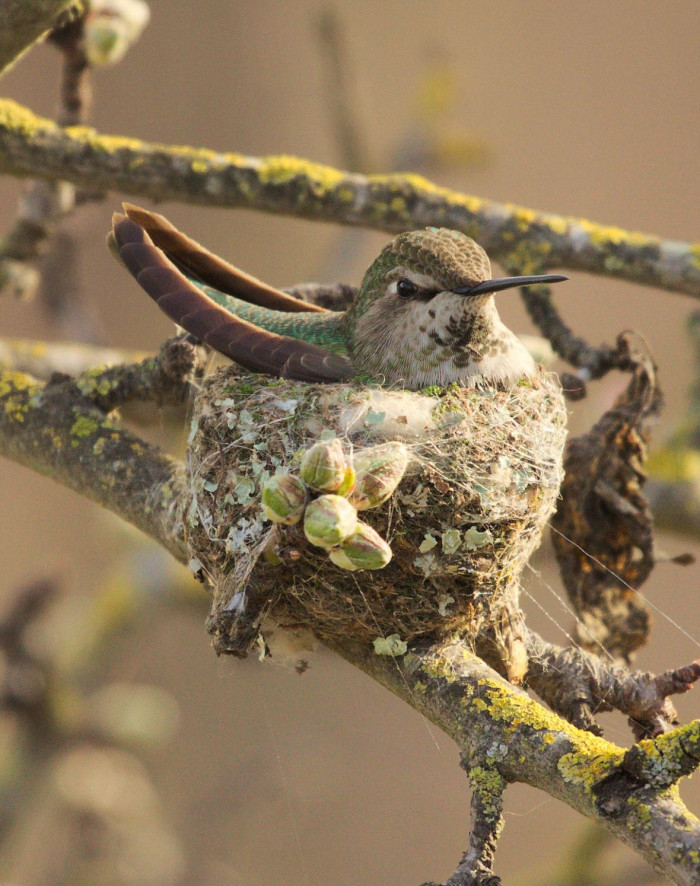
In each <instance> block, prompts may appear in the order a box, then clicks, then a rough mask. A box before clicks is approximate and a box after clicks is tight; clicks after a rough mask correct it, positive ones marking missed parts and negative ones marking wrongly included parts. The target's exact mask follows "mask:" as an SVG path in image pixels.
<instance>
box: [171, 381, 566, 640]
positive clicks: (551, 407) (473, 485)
mask: <svg viewBox="0 0 700 886" xmlns="http://www.w3.org/2000/svg"><path fill="white" fill-rule="evenodd" d="M565 425H566V410H565V407H564V403H563V398H562V396H561V391H560V388H559V384H558V381H557V380H556V378H555V377H554V376H552V375H549V374H547V373H542V374H540V375H539V376H538V377H536V378H534V379H532V380H529V381H528V382H527V383H522V384H520V385H519V386H517V387H515V388H514V389H512V390H510V391H497V390H490V389H489V390H478V389H473V388H459V387H456V386H453V387H451V388H449V389H447V390H441V391H433V390H432V389H429V390H428V391H424V392H420V393H413V392H405V391H389V390H383V389H380V388H371V387H367V386H362V385H359V384H337V385H310V384H302V383H298V382H290V381H286V380H280V379H270V378H267V377H263V376H259V375H251V374H243V373H241V372H240V371H237V370H233V369H231V368H227V369H226V370H219V371H217V372H215V373H214V374H212V375H211V376H209V377H207V378H206V379H205V380H204V382H203V384H202V388H201V390H200V392H199V394H198V397H197V399H196V402H195V407H194V416H193V420H192V428H191V433H190V441H189V449H188V455H187V465H188V472H189V482H190V487H191V501H190V506H189V511H188V513H187V514H186V515H185V520H186V525H187V535H188V543H189V546H190V551H191V556H192V567H193V569H194V571H195V572H198V573H199V574H200V576H201V577H202V578H203V579H205V580H208V581H209V583H210V584H211V585H212V587H213V591H214V596H213V604H212V612H211V615H210V618H209V622H208V629H209V631H210V633H211V634H212V635H213V636H214V645H215V648H216V649H217V651H220V652H231V653H233V654H236V655H245V654H246V653H247V651H248V650H249V648H250V647H251V645H252V644H253V643H254V642H255V640H256V639H257V636H258V633H259V630H260V624H261V622H262V620H263V618H272V619H274V621H275V622H277V624H279V625H283V626H287V627H295V628H296V627H301V626H306V627H310V628H311V629H312V630H313V632H314V633H315V634H316V635H317V636H318V637H320V638H321V639H323V638H324V637H327V638H342V637H347V636H351V637H353V638H355V639H367V640H368V641H371V640H373V639H375V638H377V637H386V636H388V635H392V634H398V635H399V637H400V638H401V639H402V640H404V641H410V640H411V639H414V638H416V637H421V636H431V637H432V636H435V637H439V636H444V635H446V634H449V633H452V632H455V631H458V632H460V634H462V636H463V637H464V638H465V639H467V641H470V642H473V641H474V640H475V638H476V637H477V634H478V633H479V632H480V631H482V630H484V629H488V630H490V631H491V632H492V633H493V634H494V635H495V636H496V637H498V636H499V633H502V632H505V633H507V632H508V630H509V627H508V626H509V625H510V626H511V628H512V625H513V624H514V623H515V622H517V623H519V619H520V617H521V616H520V610H519V607H518V591H519V579H520V574H521V572H522V569H523V567H524V565H525V563H526V562H527V560H528V558H529V557H530V555H531V554H532V552H533V550H534V549H535V548H536V547H537V545H538V544H539V541H540V538H541V534H542V530H543V527H544V525H545V523H546V521H547V519H548V517H549V516H550V514H551V513H552V511H553V510H554V507H555V501H556V498H557V495H558V491H559V486H560V483H561V479H562V468H561V461H562V449H563V445H564V439H565V435H566V428H565ZM329 432H332V433H335V434H336V435H337V436H338V437H339V438H340V439H341V440H342V443H343V447H344V449H345V451H346V454H347V456H348V457H351V455H352V452H353V451H357V450H359V449H362V448H363V447H366V446H371V445H374V444H376V443H379V442H383V441H385V440H401V441H403V442H404V443H405V444H406V446H407V447H408V449H409V452H410V460H409V466H408V469H407V471H406V474H405V476H404V478H403V479H402V481H401V483H400V484H399V486H398V489H397V490H396V491H395V492H394V494H393V495H392V496H391V498H390V499H389V500H388V501H387V502H385V503H384V504H383V505H381V506H380V507H377V508H374V509H371V510H365V511H362V512H361V517H362V519H363V520H364V521H365V522H367V523H369V524H370V525H371V526H372V527H373V528H374V529H376V530H377V532H379V534H380V535H381V536H382V537H383V538H384V539H386V540H387V541H388V542H389V544H390V545H391V547H392V551H393V559H392V561H391V563H390V564H389V565H388V566H386V567H385V568H384V569H381V570H376V571H366V570H363V571H358V572H348V571H346V570H343V569H341V568H339V567H337V566H335V565H334V564H333V563H331V562H330V561H329V559H328V556H327V554H326V552H325V551H323V550H322V549H319V548H316V547H313V546H312V545H310V544H309V543H308V542H307V541H306V539H305V537H304V534H303V531H302V529H301V525H296V526H281V525H279V524H275V525H273V524H271V523H270V522H269V521H267V520H266V518H265V517H264V516H263V514H262V511H261V507H260V495H261V486H262V484H263V483H264V482H265V480H266V479H267V478H268V477H269V476H271V475H272V474H274V473H275V472H280V471H289V472H290V473H296V472H297V471H298V468H299V463H300V460H301V457H302V456H303V453H304V452H305V451H306V449H308V447H309V446H311V445H312V444H314V443H315V442H317V441H318V440H319V438H320V437H321V436H322V435H323V434H324V433H325V434H326V435H328V433H329ZM497 645H498V644H497ZM506 645H507V643H506Z"/></svg>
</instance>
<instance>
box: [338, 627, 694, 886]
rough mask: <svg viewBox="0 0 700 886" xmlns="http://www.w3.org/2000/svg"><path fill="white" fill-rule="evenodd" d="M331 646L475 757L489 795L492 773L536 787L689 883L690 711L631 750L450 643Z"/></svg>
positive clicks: (496, 781) (468, 758)
mask: <svg viewBox="0 0 700 886" xmlns="http://www.w3.org/2000/svg"><path fill="white" fill-rule="evenodd" d="M332 648H333V649H334V650H335V651H336V652H337V653H338V654H340V655H342V656H343V657H344V658H346V659H347V660H348V661H350V662H351V663H352V664H354V665H356V666H358V667H360V668H361V669H362V670H364V671H365V672H366V673H368V674H369V675H370V676H372V677H373V678H374V679H375V680H377V681H378V682H379V683H381V684H382V685H383V686H385V687H387V688H388V689H390V690H391V691H392V692H394V693H395V694H396V695H397V696H399V697H400V698H402V699H403V700H404V701H406V702H407V703H408V704H410V705H411V706H412V707H414V708H415V709H416V710H418V711H420V712H421V713H422V714H424V715H425V716H426V717H427V718H428V719H430V720H431V721H432V722H433V723H435V724H436V725H438V726H439V727H440V728H441V729H442V730H443V731H444V732H446V733H447V734H448V735H449V736H450V737H451V738H452V739H454V741H455V742H456V743H457V745H458V746H459V748H460V750H461V751H462V756H463V760H464V761H465V766H466V768H468V769H469V768H470V767H471V768H473V767H474V766H475V765H477V764H478V765H480V769H481V771H480V772H479V773H478V776H479V779H480V782H481V783H483V782H484V780H485V778H486V775H487V773H488V772H489V771H490V772H491V773H492V781H493V787H494V790H493V791H492V793H493V794H494V796H496V795H497V794H498V792H499V790H500V788H499V785H500V784H501V779H504V780H505V781H506V782H516V781H518V782H525V783H527V784H530V785H532V786H534V787H537V788H540V789H541V790H545V791H546V792H547V793H549V794H550V795H551V796H553V797H555V798H557V799H559V800H562V801H563V802H565V803H567V804H568V805H569V806H571V807H572V808H573V809H575V810H577V811H578V812H580V813H581V814H583V815H585V816H587V817H588V818H589V819H592V820H594V821H597V822H599V823H600V824H602V825H603V826H604V827H606V828H607V829H608V830H609V831H610V832H611V833H612V834H614V835H615V836H616V837H618V838H619V839H620V840H622V842H624V843H626V844H627V845H628V846H630V847H631V848H632V849H634V850H636V851H637V852H639V853H640V854H641V855H643V856H644V857H645V858H646V860H647V861H648V862H649V864H651V865H652V866H653V867H654V868H655V869H656V870H657V871H660V872H662V873H663V874H664V875H665V876H667V877H669V878H670V879H671V880H672V881H673V882H675V883H682V884H691V883H696V882H698V878H699V877H700V822H698V820H697V819H696V818H695V816H694V815H692V813H690V812H689V811H688V809H687V808H686V807H685V805H684V804H683V803H682V801H681V800H680V798H679V796H678V792H677V789H676V787H675V785H676V784H677V780H678V778H680V777H681V773H684V774H685V773H688V772H689V770H690V769H695V768H696V767H697V766H698V765H700V757H699V755H698V740H699V738H700V721H699V720H696V721H694V722H692V723H689V724H688V725H686V726H681V727H679V728H677V729H675V730H674V731H672V732H669V733H666V734H665V735H663V736H661V737H660V738H657V739H654V740H651V739H649V740H646V741H642V742H640V743H639V744H638V745H635V746H634V752H633V753H632V752H630V751H625V750H624V749H623V748H620V747H617V746H616V745H614V744H612V743H610V742H608V741H606V740H605V739H603V738H600V737H598V736H594V735H592V734H591V733H590V732H584V731H581V730H579V729H577V728H575V727H574V726H572V725H571V724H570V723H567V722H566V721H565V720H563V719H561V718H560V717H558V716H557V715H556V714H552V713H550V712H548V711H546V710H545V709H544V708H543V707H542V706H541V705H540V704H538V703H537V702H536V701H533V700H532V699H531V698H529V697H528V696H527V695H526V694H525V693H524V692H522V691H521V690H519V689H517V688H516V687H514V686H512V685H511V684H509V683H507V682H506V681H505V680H504V679H502V678H501V677H499V676H498V675H497V674H496V673H495V672H494V671H492V670H491V669H490V668H489V667H488V666H487V665H486V664H484V662H483V661H482V660H481V659H479V658H477V656H475V655H472V654H471V653H469V652H468V651H467V650H466V649H465V647H464V646H463V645H462V644H460V643H458V642H453V643H448V644H446V645H444V646H434V647H426V648H424V649H423V650H419V651H414V652H412V653H409V654H408V655H407V656H405V657H404V658H403V659H388V658H387V657H384V656H378V655H375V654H374V653H373V652H372V649H371V647H370V648H367V647H366V646H364V645H362V644H351V643H350V642H344V643H343V644H342V645H340V644H334V645H333V647H332ZM671 782H673V785H671ZM460 882H462V881H460ZM464 882H471V881H466V880H465V881H464Z"/></svg>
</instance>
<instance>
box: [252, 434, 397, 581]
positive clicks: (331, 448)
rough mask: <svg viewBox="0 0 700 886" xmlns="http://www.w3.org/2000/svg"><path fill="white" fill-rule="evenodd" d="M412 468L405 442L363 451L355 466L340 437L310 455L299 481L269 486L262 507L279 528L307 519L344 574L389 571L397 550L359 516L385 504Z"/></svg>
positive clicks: (316, 541) (290, 478)
mask: <svg viewBox="0 0 700 886" xmlns="http://www.w3.org/2000/svg"><path fill="white" fill-rule="evenodd" d="M407 465H408V452H407V450H406V447H405V446H404V445H403V443H397V442H391V443H381V444H380V445H378V446H372V447H371V448H369V449H363V450H361V451H360V452H358V453H356V455H355V456H354V458H353V459H352V462H350V463H349V462H348V461H347V459H346V457H345V453H344V451H343V447H342V444H341V442H340V440H339V439H338V438H337V437H335V438H333V439H332V440H327V441H321V442H320V443H315V444H314V445H313V446H312V447H311V448H310V449H308V450H307V451H306V452H305V453H304V456H303V458H302V460H301V466H300V469H299V476H298V477H296V476H294V475H293V474H277V475H276V476H274V477H271V478H270V479H269V480H268V481H267V482H266V483H265V485H264V486H263V490H262V508H263V511H264V512H265V515H266V516H267V517H268V518H269V519H270V520H272V521H273V522H274V523H283V524H285V525H287V526H292V525H294V524H296V523H299V522H301V521H302V520H303V527H304V535H305V536H306V538H307V540H308V541H309V542H310V543H311V544H312V545H315V546H316V547H319V548H323V549H324V550H326V551H328V557H329V559H330V560H331V562H332V563H334V564H335V565H336V566H339V567H340V568H341V569H347V570H349V571H350V572H354V571H356V570H358V569H383V567H384V566H386V565H387V563H389V561H390V560H391V548H390V547H389V545H388V544H387V543H386V541H384V539H383V538H382V537H381V536H380V535H379V533H377V532H375V530H374V529H372V527H371V526H368V525H367V524H366V523H363V522H362V521H361V520H358V517H357V512H358V511H365V510H367V509H368V508H376V507H379V505H381V504H383V503H384V502H385V501H386V500H387V499H388V498H389V497H390V496H391V495H392V493H393V492H394V490H395V489H396V487H397V486H398V485H399V483H400V481H401V478H402V477H403V475H404V472H405V470H406V466H407Z"/></svg>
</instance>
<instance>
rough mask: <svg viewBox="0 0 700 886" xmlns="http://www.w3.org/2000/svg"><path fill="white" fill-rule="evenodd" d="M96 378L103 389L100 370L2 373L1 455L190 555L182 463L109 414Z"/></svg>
mask: <svg viewBox="0 0 700 886" xmlns="http://www.w3.org/2000/svg"><path fill="white" fill-rule="evenodd" d="M91 385H92V386H94V385H96V388H95V390H96V392H97V394H98V395H99V396H104V395H105V391H103V392H102V394H100V386H99V379H98V380H96V379H95V378H94V377H93V378H90V377H89V376H88V377H83V378H82V379H78V380H77V381H74V380H73V379H71V378H69V377H66V376H54V378H53V379H51V380H50V381H49V382H47V383H46V384H42V383H41V382H39V381H37V380H36V379H34V378H32V377H31V376H29V375H25V374H23V373H20V372H10V371H5V372H0V455H4V456H6V457H7V458H11V459H13V460H14V461H16V462H18V463H19V464H22V465H25V466H26V467H29V468H32V469H33V470H35V471H38V472H39V473H40V474H45V475H48V476H49V477H51V478H52V479H53V480H57V481H58V482H59V483H62V484H63V485H64V486H67V487H68V488H69V489H73V490H75V491H76V492H78V493H80V494H81V495H84V496H85V497H86V498H90V499H92V500H93V501H96V502H98V503H99V504H100V505H102V506H103V507H106V508H109V509H110V510H111V511H114V512H115V513H116V514H118V515H119V516H120V517H123V519H125V520H127V521H128V522H129V523H131V524H133V525H134V526H136V527H137V528H139V529H141V530H142V531H143V532H145V533H146V534H147V535H150V536H151V537H152V538H154V539H155V540H156V541H157V542H159V543H160V544H161V545H163V547H165V548H166V549H167V550H168V551H170V553H172V554H173V555H174V556H175V557H177V558H178V559H179V560H181V561H184V560H185V558H186V554H185V544H184V539H183V529H182V521H181V519H180V515H179V508H180V507H182V504H183V502H184V501H185V495H186V490H185V477H184V472H183V466H182V465H181V463H180V462H178V461H176V460H175V459H173V458H170V457H169V456H167V455H165V454H163V453H162V452H161V451H160V450H159V449H158V448H157V447H155V446H152V445H151V444H149V443H146V442H145V441H143V440H141V439H139V438H138V437H137V436H135V435H134V434H132V433H130V432H129V431H126V430H125V429H123V428H122V427H120V425H119V423H118V422H117V421H116V420H115V419H114V418H112V417H110V416H108V415H105V413H104V412H103V411H102V410H101V409H100V408H98V407H97V406H95V405H94V402H91V400H90V399H89V396H87V395H89V391H84V390H83V389H85V388H89V387H90V386H91Z"/></svg>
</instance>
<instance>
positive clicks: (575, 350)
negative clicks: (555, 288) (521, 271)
mask: <svg viewBox="0 0 700 886" xmlns="http://www.w3.org/2000/svg"><path fill="white" fill-rule="evenodd" d="M523 302H524V303H525V307H526V309H527V312H528V314H529V315H530V319H531V320H532V321H533V323H534V324H535V325H536V326H537V328H538V329H539V330H540V332H541V333H542V335H543V336H544V337H545V338H546V339H548V341H549V342H550V344H551V345H552V347H553V348H554V350H555V351H556V353H557V354H558V355H559V356H560V357H561V358H562V359H563V360H566V361H567V363H570V364H571V365H572V366H575V367H576V368H577V369H578V370H579V371H578V372H577V373H575V374H572V373H563V374H562V375H561V382H562V388H563V389H564V393H565V394H566V395H567V397H568V398H569V399H570V400H580V399H582V398H583V397H584V396H585V394H586V382H588V381H592V380H593V379H596V378H602V376H604V375H606V374H607V373H608V372H610V371H611V370H612V369H619V370H629V368H630V363H629V360H628V358H627V356H626V354H625V353H624V352H623V351H622V350H621V349H620V347H619V345H618V347H615V348H613V347H611V346H610V345H599V346H598V347H595V346H593V345H591V344H589V343H588V342H587V341H586V340H585V339H584V338H582V337H581V336H578V335H574V333H573V331H572V330H571V328H570V327H569V326H567V324H566V323H565V322H564V320H563V319H562V318H561V316H560V314H559V312H558V310H557V308H556V306H555V305H554V302H553V301H552V298H551V289H550V287H548V286H530V287H528V290H527V292H525V291H523Z"/></svg>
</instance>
